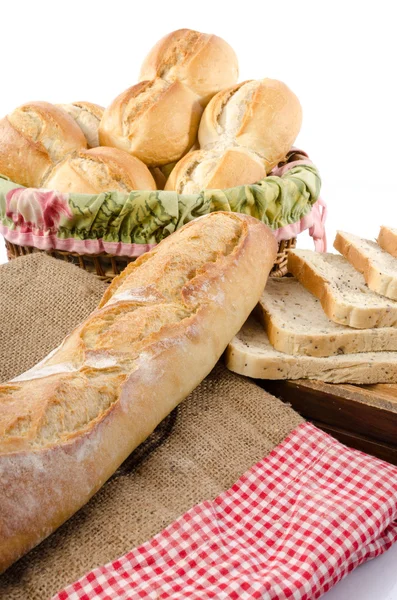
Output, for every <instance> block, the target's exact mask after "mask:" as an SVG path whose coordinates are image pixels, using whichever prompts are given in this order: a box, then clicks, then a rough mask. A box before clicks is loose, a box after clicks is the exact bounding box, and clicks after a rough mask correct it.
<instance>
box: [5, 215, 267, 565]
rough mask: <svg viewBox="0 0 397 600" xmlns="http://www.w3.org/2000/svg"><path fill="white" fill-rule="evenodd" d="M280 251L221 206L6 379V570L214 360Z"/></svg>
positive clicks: (120, 280)
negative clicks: (30, 363)
mask: <svg viewBox="0 0 397 600" xmlns="http://www.w3.org/2000/svg"><path fill="white" fill-rule="evenodd" d="M276 251H277V244H276V241H275V238H274V236H273V234H272V232H271V231H270V229H268V228H267V227H266V226H265V225H264V224H263V223H261V222H260V221H258V220H256V219H254V218H252V217H248V216H244V215H238V214H234V213H222V212H219V213H217V212H215V213H211V214H209V215H206V216H204V217H201V218H200V219H196V220H194V221H192V222H191V223H189V224H188V225H186V226H185V227H183V228H182V229H180V230H179V231H177V232H176V233H175V234H173V235H171V236H169V237H168V238H166V239H165V240H164V241H162V242H161V243H160V244H159V245H158V246H157V247H156V248H154V249H153V250H152V251H151V252H149V253H147V254H144V255H143V256H141V257H139V258H138V259H137V260H136V261H135V262H134V263H131V264H130V265H129V266H128V267H127V268H126V269H125V271H124V272H123V273H122V274H121V275H120V276H119V277H117V278H116V279H115V280H114V281H113V283H112V284H111V285H110V287H109V288H108V290H107V291H106V292H105V295H104V297H103V299H102V301H101V303H100V305H99V308H98V309H97V310H96V311H94V312H93V313H92V314H91V316H90V317H89V318H88V319H87V320H86V321H85V322H84V323H83V324H82V325H81V326H79V327H78V328H77V329H76V330H75V331H74V332H73V333H72V334H71V335H70V336H69V337H68V338H66V340H65V341H64V342H63V344H62V345H61V346H60V347H59V348H58V349H57V350H55V351H54V352H53V353H51V354H50V355H49V356H48V357H47V358H46V359H44V361H42V362H41V363H39V365H37V366H36V367H34V368H33V369H31V370H30V371H28V372H26V373H25V374H24V375H22V376H20V377H17V378H16V379H14V380H13V381H11V382H9V383H6V384H3V385H1V386H0V398H1V400H2V401H1V402H0V506H1V517H0V571H3V570H4V569H6V568H7V567H8V566H9V565H10V564H11V563H12V562H13V561H15V560H17V559H18V558H19V557H20V556H22V554H24V553H25V552H27V551H28V550H29V549H30V548H32V547H33V546H35V545H36V544H38V543H39V542H40V541H41V540H42V539H44V538H45V537H47V536H48V535H49V534H50V533H51V532H52V531H53V530H54V529H56V528H57V527H59V526H60V525H61V524H62V523H63V522H64V521H65V520H66V519H68V518H69V517H70V516H71V515H72V514H73V513H74V512H75V511H76V510H78V509H79V508H80V507H81V506H82V505H83V504H85V503H86V502H87V501H88V500H89V498H90V497H91V496H92V495H93V494H95V492H96V491H97V490H98V489H99V488H100V487H101V485H103V483H104V482H105V481H106V480H107V479H108V478H109V477H110V476H111V475H112V473H114V471H115V470H116V469H117V468H118V466H119V465H120V464H121V463H122V462H123V461H124V460H125V458H126V457H127V456H128V455H129V454H130V453H131V452H132V451H133V450H134V449H135V448H136V447H137V446H138V445H139V444H140V443H141V442H142V441H143V440H144V439H145V438H146V437H147V436H148V435H149V434H150V433H151V432H152V431H153V430H154V429H155V427H156V426H157V425H158V424H159V423H160V421H161V420H162V419H164V418H165V417H166V415H167V414H169V413H170V412H171V411H172V410H173V408H174V407H175V406H176V405H177V404H178V403H179V402H180V401H181V400H183V399H184V398H185V397H186V396H187V395H188V394H189V393H190V392H191V391H192V390H193V389H194V388H195V387H196V386H197V385H198V384H199V383H200V381H202V379H204V377H205V376H206V375H207V374H208V373H209V372H210V370H211V369H212V368H213V366H214V365H215V363H216V362H217V360H218V359H219V358H220V356H221V355H222V353H223V351H224V350H225V348H226V346H227V344H228V342H230V340H231V339H232V338H233V336H234V335H235V334H236V333H237V332H238V330H239V329H240V327H241V326H242V324H243V323H244V321H245V320H246V318H247V317H248V315H249V313H250V312H251V310H252V309H253V308H254V306H255V304H256V303H257V301H258V299H259V297H260V294H261V292H262V290H263V288H264V286H265V283H266V279H267V276H268V273H269V270H270V268H271V266H272V264H273V262H274V259H275V256H276Z"/></svg>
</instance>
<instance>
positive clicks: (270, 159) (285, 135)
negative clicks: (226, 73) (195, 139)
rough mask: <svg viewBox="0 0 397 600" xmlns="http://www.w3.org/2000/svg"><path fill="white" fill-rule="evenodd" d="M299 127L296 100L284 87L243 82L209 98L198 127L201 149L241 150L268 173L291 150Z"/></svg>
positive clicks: (299, 111) (275, 83) (272, 81)
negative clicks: (254, 156)
mask: <svg viewBox="0 0 397 600" xmlns="http://www.w3.org/2000/svg"><path fill="white" fill-rule="evenodd" d="M301 124H302V109H301V105H300V103H299V100H298V98H297V97H296V96H295V94H294V93H293V92H291V90H290V89H289V88H288V87H287V86H286V85H285V84H284V83H282V82H281V81H276V80H275V79H262V80H260V81H245V82H243V83H239V84H238V85H236V86H234V87H232V88H230V89H228V90H225V91H223V92H219V94H217V95H216V96H214V97H213V98H212V100H211V102H210V103H209V104H208V106H207V107H206V109H205V111H204V114H203V117H202V119H201V123H200V128H199V142H200V147H201V148H204V149H213V148H226V147H228V146H231V145H235V144H237V145H239V146H244V147H245V148H249V149H250V150H253V151H254V152H256V153H257V154H259V156H261V157H262V158H263V160H264V161H265V166H266V172H269V171H270V170H271V169H272V168H273V167H274V166H275V165H276V164H277V163H278V162H279V161H280V160H281V159H283V158H284V157H285V155H286V153H287V152H288V150H290V148H291V146H292V145H293V143H294V141H295V139H296V136H297V135H298V133H299V130H300V127H301Z"/></svg>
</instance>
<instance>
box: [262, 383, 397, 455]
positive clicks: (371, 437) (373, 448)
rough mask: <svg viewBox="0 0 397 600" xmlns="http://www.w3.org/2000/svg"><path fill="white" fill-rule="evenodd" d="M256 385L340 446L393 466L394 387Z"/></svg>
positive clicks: (396, 435)
mask: <svg viewBox="0 0 397 600" xmlns="http://www.w3.org/2000/svg"><path fill="white" fill-rule="evenodd" d="M256 383H257V384H258V385H260V386H261V387H263V388H264V389H266V390H267V391H269V392H270V393H272V394H274V395H275V396H278V397H279V398H281V399H282V400H284V401H285V402H288V403H290V404H291V406H292V407H293V408H294V409H295V410H296V411H297V412H299V413H300V414H301V415H302V416H303V417H305V418H306V419H308V420H309V421H312V422H314V423H315V424H316V425H318V426H319V427H321V428H322V429H324V430H325V431H327V432H329V433H330V434H331V435H333V436H334V437H336V438H337V439H339V440H340V441H341V442H343V443H344V444H346V445H348V446H351V447H353V448H357V449H359V450H363V451H364V452H368V453H369V454H373V455H374V456H378V457H379V458H382V459H383V460H387V461H389V462H391V463H393V464H396V465H397V384H377V385H367V386H359V385H348V384H332V383H323V382H321V381H308V380H297V381H264V380H256Z"/></svg>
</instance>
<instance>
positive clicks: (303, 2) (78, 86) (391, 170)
mask: <svg viewBox="0 0 397 600" xmlns="http://www.w3.org/2000/svg"><path fill="white" fill-rule="evenodd" d="M394 5H395V3H394V2H393V1H392V0H390V1H387V0H383V1H378V2H366V1H365V0H364V1H361V2H360V1H359V0H350V1H349V0H345V1H344V2H342V1H335V0H334V1H324V0H322V1H319V0H317V1H308V0H300V1H299V0H293V1H290V0H283V1H282V2H266V1H264V0H261V1H259V2H256V1H255V2H253V1H250V0H240V1H239V2H238V3H237V2H235V3H234V2H232V1H231V0H230V1H229V2H219V1H218V2H216V1H215V0H213V1H212V2H208V1H204V0H202V1H201V2H192V1H189V0H185V1H183V2H175V1H172V0H165V1H163V2H154V1H153V0H152V1H145V0H140V1H139V2H133V1H132V0H130V1H120V0H111V1H109V0H108V1H107V2H101V1H95V2H94V1H92V0H80V1H79V2H76V1H75V0H68V1H67V2H62V3H57V2H54V1H53V2H43V1H40V0H36V1H35V2H26V3H24V2H18V1H17V0H14V1H13V2H11V0H10V1H9V2H7V5H6V4H5V3H3V4H2V12H1V50H0V51H1V62H0V65H1V70H0V73H1V80H2V86H1V94H0V116H2V115H4V114H6V113H7V112H9V111H11V110H12V109H13V108H14V107H16V106H18V105H19V104H22V103H24V102H27V101H29V100H47V101H50V102H69V101H74V100H91V101H93V102H96V103H98V104H102V105H104V106H105V105H106V104H108V103H109V102H110V101H111V100H112V99H113V98H114V97H115V96H116V95H117V94H119V93H120V92H121V91H122V90H124V89H125V88H127V87H128V86H131V85H133V84H134V83H135V82H136V81H137V76H138V73H139V68H140V64H141V61H142V60H143V58H144V56H145V53H146V52H147V51H148V50H149V49H150V47H151V46H152V45H153V44H154V43H155V42H156V41H157V40H158V39H159V38H160V37H161V36H163V35H164V34H166V33H168V32H169V31H172V30H174V29H178V28H181V27H188V28H192V29H198V30H200V31H204V32H208V33H216V34H217V35H220V36H222V37H224V38H225V39H226V40H227V41H228V42H229V43H230V44H231V45H232V46H233V47H234V49H235V51H236V53H237V55H238V57H239V61H240V80H244V79H248V78H263V77H273V78H276V79H281V80H283V81H284V82H285V83H287V84H288V85H289V86H290V87H291V89H292V90H293V91H294V92H295V93H296V94H297V95H298V97H299V98H300V101H301V104H302V106H303V114H304V119H303V126H302V131H301V133H300V135H299V137H298V140H297V142H296V145H297V146H299V147H301V148H303V149H305V150H306V151H307V152H308V153H309V154H310V156H311V158H312V160H313V161H314V162H315V164H316V165H317V166H318V168H319V169H320V172H321V175H322V179H323V193H322V195H323V198H324V199H325V200H326V202H327V204H328V207H329V219H328V226H327V231H328V237H329V240H330V242H331V245H332V241H333V238H334V234H335V231H336V229H338V228H339V229H343V230H346V231H351V232H354V233H358V234H361V235H363V236H366V237H372V238H375V237H376V235H377V233H378V229H379V226H380V225H381V224H391V225H394V226H395V227H397V183H396V180H397V173H396V168H395V163H396V159H395V155H396V147H395V139H396V134H397V117H396V111H397V92H396V84H397V44H396V19H395V17H394V15H393V9H394V8H395V6H394ZM300 245H301V246H302V245H306V246H310V245H311V242H310V240H308V238H307V236H305V235H302V236H301V240H300ZM4 261H5V253H4V249H3V244H2V242H1V240H0V262H4ZM396 559H397V551H396V550H392V551H391V552H389V553H388V554H386V555H385V556H384V557H382V558H381V559H377V560H376V561H373V562H372V563H369V564H368V565H366V566H364V567H362V568H360V569H359V570H358V571H356V573H353V574H352V575H350V576H349V577H348V578H347V579H346V580H345V581H344V582H342V583H341V584H339V586H337V587H336V588H335V589H334V590H332V591H331V592H330V593H329V594H328V597H329V599H330V600H331V599H332V600H337V599H340V600H342V599H347V598H360V599H361V600H366V599H375V598H376V600H383V599H384V600H386V599H387V600H391V599H397V573H396V571H397V569H396V567H395V565H396ZM393 560H394V564H393ZM349 586H350V587H349ZM393 588H394V591H393Z"/></svg>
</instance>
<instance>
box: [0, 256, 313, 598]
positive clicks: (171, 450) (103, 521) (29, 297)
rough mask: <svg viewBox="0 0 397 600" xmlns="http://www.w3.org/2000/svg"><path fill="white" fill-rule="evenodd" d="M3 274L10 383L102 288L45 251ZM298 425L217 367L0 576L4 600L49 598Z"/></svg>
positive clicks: (224, 481)
mask: <svg viewBox="0 0 397 600" xmlns="http://www.w3.org/2000/svg"><path fill="white" fill-rule="evenodd" d="M0 277H1V296H0V297H1V303H2V304H1V306H2V332H3V331H4V332H5V333H6V335H7V337H5V335H2V337H1V341H0V356H1V360H2V362H3V361H5V362H6V363H7V362H8V361H12V364H7V365H6V366H4V365H3V364H2V374H4V373H7V377H10V376H14V375H16V374H17V373H19V372H20V371H22V370H23V369H25V368H27V367H29V366H31V364H32V363H34V362H35V361H36V360H38V359H40V358H42V357H43V355H45V353H46V352H48V351H49V350H50V349H51V348H52V347H55V346H56V345H57V344H59V343H60V341H61V340H62V338H63V336H64V335H65V333H67V332H68V331H69V330H70V329H72V328H73V326H74V325H75V324H76V323H77V322H78V321H79V320H82V319H83V318H84V317H85V316H86V315H87V314H88V313H89V312H90V310H91V309H92V308H93V307H94V306H95V304H96V303H97V302H98V300H99V298H100V296H101V293H102V291H103V285H102V284H101V283H99V282H98V281H97V280H96V279H95V277H94V276H93V275H88V274H87V273H84V272H82V271H80V270H79V269H78V268H77V267H74V266H72V265H68V264H64V263H62V262H60V261H56V260H55V259H51V258H48V257H44V256H42V255H36V256H33V257H31V256H29V257H23V258H20V259H17V260H15V261H13V263H12V264H9V265H5V266H0ZM71 307H72V308H71ZM15 337H18V340H19V345H18V344H17V343H16V342H15ZM42 338H45V341H44V340H43V339H42ZM39 345H40V350H38V346H39ZM10 356H12V358H8V357H10ZM14 361H15V362H14ZM17 365H18V367H17ZM302 421H303V420H302V418H301V417H300V416H299V415H298V414H297V413H295V412H294V411H293V410H292V409H291V408H290V407H288V406H286V405H285V404H283V403H282V402H281V401H279V400H277V399H276V398H274V397H273V396H270V395H269V394H267V393H266V392H264V391H263V390H262V389H261V388H259V387H257V386H256V385H255V384H253V383H251V382H249V381H247V380H245V379H243V378H242V377H239V376H237V375H235V374H233V373H230V372H228V371H227V370H226V369H225V368H224V367H223V365H222V364H221V363H219V364H218V365H217V366H216V367H215V369H214V370H213V371H212V373H211V374H210V375H209V376H208V377H207V378H206V379H205V380H204V381H203V382H202V383H201V385H199V386H198V387H197V388H196V389H195V390H194V391H193V392H192V393H191V394H190V396H189V397H188V398H187V399H186V400H185V401H184V402H183V403H182V404H181V405H180V406H179V407H178V409H176V410H175V411H174V412H173V413H172V414H171V415H170V416H169V417H168V418H167V419H166V420H165V421H164V422H163V423H162V424H161V425H160V426H159V427H158V428H157V430H156V431H155V432H154V434H152V436H151V437H150V438H149V439H148V440H147V441H146V443H145V444H143V445H142V446H141V447H140V448H138V449H137V450H136V451H135V452H134V453H133V454H132V455H131V456H130V457H129V458H128V459H127V460H126V461H125V463H124V464H123V465H122V466H121V467H120V469H119V470H118V471H117V473H116V474H115V475H114V476H113V477H112V479H110V480H109V481H108V483H106V484H105V485H104V486H103V488H102V489H101V490H100V491H99V492H98V493H97V494H96V496H95V497H94V498H93V499H92V500H91V501H90V502H89V503H88V504H87V505H86V506H85V507H84V508H82V509H81V510H80V511H79V512H78V513H77V514H76V515H75V516H74V517H73V518H72V519H70V520H69V521H68V522H67V523H65V524H64V525H63V526H62V527H61V528H60V529H59V530H58V531H57V532H55V533H54V534H53V535H51V536H50V537H49V538H48V539H47V540H45V541H44V542H43V543H42V544H40V545H39V546H38V547H37V548H35V549H34V550H32V551H31V552H30V553H29V554H28V555H26V556H25V557H24V558H22V559H21V560H19V561H18V562H17V563H16V564H15V565H13V566H12V567H11V568H10V569H8V571H6V573H4V574H3V575H2V576H0V598H2V599H3V598H4V599H7V600H14V599H15V600H17V599H18V600H47V599H48V598H50V597H51V596H52V595H53V594H54V593H55V592H56V591H58V590H59V589H60V588H62V587H64V586H65V585H66V584H68V583H70V582H72V581H74V580H75V579H77V578H79V577H80V576H81V575H83V574H84V573H85V572H86V571H88V570H91V569H92V568H94V567H96V566H98V565H100V564H103V563H106V562H109V561H110V560H113V559H115V558H117V557H118V556H120V555H122V554H125V553H126V552H127V551H129V550H130V549H131V548H133V547H134V546H136V545H138V544H141V543H142V542H144V541H145V540H147V539H149V538H150V537H151V536H153V535H154V534H156V533H157V532H159V531H160V530H161V529H163V528H164V527H165V526H166V525H168V524H169V523H170V522H171V521H173V520H174V519H175V518H177V517H178V516H179V515H181V514H182V513H184V512H185V511H186V510H187V509H189V508H190V507H191V506H193V505H194V504H196V503H198V502H201V501H203V500H205V499H212V498H214V497H215V496H217V495H218V494H219V493H220V492H221V491H223V490H225V489H227V488H229V487H230V486H231V485H232V484H233V483H234V481H235V480H237V479H238V478H239V477H240V476H241V475H242V474H243V473H244V471H246V470H248V469H249V468H250V467H251V466H252V465H253V464H254V463H255V462H257V461H258V460H260V459H261V458H262V457H263V456H265V455H266V454H268V453H269V452H270V451H271V450H272V449H273V448H274V447H275V446H276V445H277V444H279V443H280V442H281V441H282V440H283V439H284V438H285V437H286V436H287V435H288V434H289V432H290V431H292V430H293V429H294V428H295V427H296V426H297V425H299V424H300V423H301V422H302ZM0 510H1V508H0Z"/></svg>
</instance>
